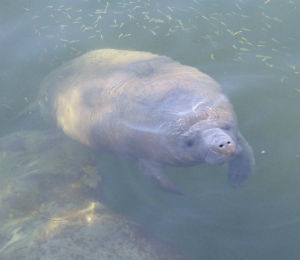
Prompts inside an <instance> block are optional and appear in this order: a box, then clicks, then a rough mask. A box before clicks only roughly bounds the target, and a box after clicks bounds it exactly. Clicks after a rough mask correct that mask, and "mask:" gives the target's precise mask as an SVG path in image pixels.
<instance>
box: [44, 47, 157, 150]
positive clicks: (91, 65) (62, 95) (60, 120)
mask: <svg viewBox="0 0 300 260" xmlns="http://www.w3.org/2000/svg"><path fill="white" fill-rule="evenodd" d="M156 57H159V56H157V55H154V54H151V53H147V52H133V51H124V50H114V49H103V50H95V51H91V52H88V53H86V54H84V55H82V56H80V57H78V58H75V59H73V60H71V61H69V62H67V63H66V64H63V65H62V66H60V67H59V68H57V69H56V70H54V71H53V72H52V73H50V74H49V75H48V76H47V77H46V78H45V79H44V81H43V83H42V88H41V91H40V95H39V98H38V103H39V105H40V107H41V112H42V115H43V116H44V117H46V118H53V119H54V120H55V121H56V123H57V125H58V126H59V127H60V128H62V129H63V131H64V132H65V133H66V134H67V135H69V136H71V137H72V138H74V139H76V140H79V141H81V142H82V143H84V144H87V145H90V143H89V140H88V139H89V138H88V136H89V131H90V129H91V127H92V125H94V124H95V121H99V120H101V119H102V118H104V117H106V116H108V113H110V112H112V110H113V108H112V107H111V104H112V103H111V99H113V93H112V92H113V91H111V90H110V89H111V88H112V87H114V86H117V85H120V83H121V82H120V80H123V81H124V80H127V79H128V76H127V77H125V78H124V77H123V78H122V79H118V77H116V76H114V75H113V74H114V73H115V72H116V71H117V70H118V69H120V68H124V67H126V65H127V64H129V63H132V62H136V61H139V60H141V59H142V60H143V59H144V60H147V59H151V58H156ZM124 75H126V73H125V74H124ZM103 90H104V91H103Z"/></svg>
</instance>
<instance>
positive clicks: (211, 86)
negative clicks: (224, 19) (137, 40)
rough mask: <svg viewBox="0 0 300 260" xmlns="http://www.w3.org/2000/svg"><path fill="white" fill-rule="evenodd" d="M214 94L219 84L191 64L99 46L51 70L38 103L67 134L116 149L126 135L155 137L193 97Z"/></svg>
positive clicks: (125, 140) (202, 98) (208, 98)
mask: <svg viewBox="0 0 300 260" xmlns="http://www.w3.org/2000/svg"><path fill="white" fill-rule="evenodd" d="M218 95H220V89H219V86H218V84H217V83H216V82H215V81H214V80H213V79H212V78H210V77H209V76H207V75H206V74H204V73H201V72H199V71H198V70H197V69H195V68H192V67H189V66H184V65H181V64H180V63H178V62H175V61H173V60H171V59H169V58H167V57H164V56H158V55H154V54H151V53H147V52H137V51H124V50H113V49H103V50H96V51H91V52H89V53H87V54H85V55H82V56H80V57H78V58H75V59H74V60H71V61H70V62H68V63H66V64H64V65H62V66H61V67H59V68H58V69H57V70H55V71H54V72H52V73H51V74H50V75H49V76H48V77H47V78H46V79H45V80H44V83H43V90H42V94H41V98H40V100H41V102H40V103H41V106H42V108H43V109H42V110H44V112H46V114H49V113H50V114H51V115H52V117H53V118H55V119H56V122H57V125H58V126H59V127H60V128H62V129H63V131H64V132H65V133H66V134H67V135H69V136H70V137H72V138H74V139H76V140H78V141H80V142H82V143H84V144H86V145H89V146H95V142H96V146H100V147H106V148H108V149H110V150H114V151H120V150H121V149H122V147H123V148H124V147H125V146H128V144H130V145H133V142H131V140H133V141H135V142H136V143H143V146H146V145H147V144H145V143H144V142H145V141H148V142H149V145H150V144H152V143H155V142H157V141H158V140H157V137H158V136H159V134H160V133H157V130H160V131H161V129H162V128H161V126H162V125H163V124H166V125H167V127H169V128H174V127H173V126H172V125H171V126H168V124H169V123H170V122H171V121H172V117H174V120H175V121H176V120H178V117H182V118H184V117H185V115H184V113H185V112H193V113H194V111H192V109H194V105H195V104H197V102H198V103H201V104H203V103H205V102H206V103H208V104H209V103H213V102H215V100H216V97H217V96H218ZM225 103H226V102H225ZM226 104H227V103H226ZM139 137H140V138H141V140H143V141H142V142H140V140H139ZM145 137H146V138H145ZM97 142H98V143H97ZM132 150H134V149H132Z"/></svg>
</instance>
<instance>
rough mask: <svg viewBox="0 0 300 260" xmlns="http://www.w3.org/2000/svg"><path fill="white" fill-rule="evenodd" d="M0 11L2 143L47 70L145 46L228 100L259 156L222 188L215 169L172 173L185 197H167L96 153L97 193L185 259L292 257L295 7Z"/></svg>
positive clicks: (35, 6)
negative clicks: (206, 80) (193, 71)
mask: <svg viewBox="0 0 300 260" xmlns="http://www.w3.org/2000/svg"><path fill="white" fill-rule="evenodd" d="M0 13H1V14H0V46H1V47H0V57H1V61H0V81H1V87H0V91H1V92H0V125H1V129H0V132H1V136H5V135H6V134H10V133H12V130H11V129H16V128H15V127H13V124H14V123H15V121H14V120H13V119H14V118H15V117H16V116H17V115H18V114H19V113H20V111H22V110H23V109H24V108H25V107H26V106H27V105H28V104H29V103H31V102H33V101H34V99H35V97H36V95H37V93H38V90H39V86H40V82H41V80H42V79H43V77H44V76H45V75H47V74H48V73H49V72H50V71H51V70H52V69H54V68H56V67H57V66H59V65H60V64H62V63H63V62H65V61H67V60H69V59H71V58H73V57H76V56H78V55H80V54H83V53H85V52H87V51H89V50H93V49H100V48H119V49H130V50H142V51H150V52H153V53H157V54H161V55H166V56H169V57H171V58H173V59H175V60H178V61H180V62H181V63H183V64H187V65H191V66H194V67H196V68H198V69H199V70H201V71H203V72H205V73H207V74H209V75H210V76H212V77H213V78H215V79H216V80H217V81H218V82H220V83H221V85H222V86H223V89H224V92H225V93H226V94H227V96H228V97H229V98H230V100H231V101H232V104H233V105H234V108H235V111H236V113H237V115H238V118H239V124H240V128H241V131H242V133H243V134H244V135H245V137H246V138H247V140H248V142H249V143H250V144H251V146H252V147H253V150H254V152H255V157H256V167H255V172H254V175H253V177H252V178H251V180H250V181H249V183H248V185H247V186H245V187H242V188H239V189H232V188H230V187H229V185H228V182H227V176H226V168H225V167H221V166H207V165H201V166H198V167H192V168H187V169H179V168H170V169H168V175H169V177H170V179H172V181H173V182H174V183H176V185H177V186H178V187H179V188H180V189H181V190H182V191H183V192H184V194H185V195H184V196H175V195H173V194H168V193H165V192H163V191H161V190H159V188H157V187H156V186H155V185H153V184H152V183H150V182H149V181H148V180H147V179H145V178H144V177H143V176H142V174H141V173H140V171H139V169H138V165H137V164H136V163H135V162H129V161H126V160H123V159H122V160H119V159H117V158H112V157H110V156H107V155H101V156H100V155H99V160H98V161H97V166H98V168H99V169H101V171H102V172H101V173H102V174H103V176H104V178H103V183H104V189H103V191H102V192H101V195H99V196H101V198H102V199H103V200H104V201H105V204H106V205H108V206H109V207H110V208H111V209H112V210H113V211H115V212H118V213H120V214H122V215H125V216H128V217H129V218H131V219H133V220H134V221H136V222H138V223H141V224H143V225H144V226H145V227H146V228H147V229H149V230H151V232H153V233H154V234H156V235H157V236H158V237H160V238H163V239H165V240H168V241H170V242H171V243H172V244H174V245H176V246H177V247H179V248H180V249H181V250H182V251H183V252H184V253H185V254H186V255H187V256H189V257H191V258H193V259H298V258H299V250H300V249H299V244H300V239H299V237H300V234H299V228H300V227H299V205H300V201H299V170H300V169H299V156H300V151H299V146H300V140H299V130H300V105H299V104H300V102H299V96H300V88H299V46H300V40H299V2H298V1H296V0H288V1H275V0H265V1H264V0H262V1H261V0H257V1H248V0H236V1H225V0H224V1H217V0H216V1H208V0H202V1H201V0H193V1H179V0H177V1H171V0H166V1H156V0H153V1H150V0H149V1H147V0H140V1H138V0H136V1H135V0H133V1H121V0H120V1H106V0H102V1H101V0H98V1H91V0H75V1H74V0H73V1H67V0H63V1H54V0H53V1H51V0H48V1H26V0H18V1H1V3H0ZM35 125H37V127H39V123H38V122H37V123H36V124H35ZM34 127H35V126H34ZM25 128H26V129H28V126H26V127H25V126H24V129H25ZM22 129H23V126H22V125H18V126H17V129H16V130H18V131H22ZM0 170H1V174H2V173H4V171H5V169H0ZM3 176H5V174H4V175H3ZM2 178H4V177H2ZM0 203H1V200H0ZM0 205H1V204H0ZM0 258H1V255H0Z"/></svg>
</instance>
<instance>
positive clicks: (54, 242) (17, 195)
mask: <svg viewBox="0 0 300 260" xmlns="http://www.w3.org/2000/svg"><path fill="white" fill-rule="evenodd" d="M0 168H1V175H0V178H1V182H0V221H1V225H0V259H179V258H181V259H182V258H183V255H182V254H181V253H180V252H179V251H178V249H176V248H175V247H173V246H172V245H170V244H169V243H167V242H165V241H162V240H160V239H158V238H156V237H154V236H153V235H152V234H150V233H149V232H148V231H146V230H145V228H143V227H142V226H141V225H139V224H137V223H135V222H133V221H131V220H129V219H127V218H125V217H123V216H120V215H117V214H115V213H113V212H111V211H110V210H109V209H108V208H107V207H106V206H105V205H104V204H103V203H102V202H101V201H99V198H98V196H99V195H97V198H96V194H99V189H101V173H99V172H98V169H97V168H96V167H95V166H94V156H93V154H91V153H90V152H88V150H85V147H83V146H82V145H80V144H78V143H75V142H73V141H72V140H69V139H65V138H64V137H63V136H62V135H61V134H57V133H55V134H54V133H51V132H18V133H15V134H11V135H8V136H5V137H2V138H1V139H0Z"/></svg>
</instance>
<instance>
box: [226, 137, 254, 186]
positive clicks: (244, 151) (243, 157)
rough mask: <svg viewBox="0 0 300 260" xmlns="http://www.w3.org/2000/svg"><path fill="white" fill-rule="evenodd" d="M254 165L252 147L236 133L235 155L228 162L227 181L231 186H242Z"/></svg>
mask: <svg viewBox="0 0 300 260" xmlns="http://www.w3.org/2000/svg"><path fill="white" fill-rule="evenodd" d="M253 167H254V155H253V151H252V148H251V147H250V145H249V144H248V143H247V141H246V140H245V138H244V137H243V136H242V135H241V133H238V135H237V155H236V157H235V158H234V159H233V160H232V161H231V162H229V172H228V177H229V182H230V184H231V185H232V186H234V187H236V186H242V185H243V184H245V182H246V181H247V180H248V179H249V177H250V176H251V174H252V171H253Z"/></svg>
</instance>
